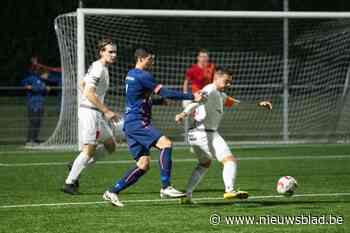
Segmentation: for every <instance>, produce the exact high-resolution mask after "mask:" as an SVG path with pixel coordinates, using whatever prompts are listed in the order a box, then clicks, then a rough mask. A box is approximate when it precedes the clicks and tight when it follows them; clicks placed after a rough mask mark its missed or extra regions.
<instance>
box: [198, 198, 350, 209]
mask: <svg viewBox="0 0 350 233" xmlns="http://www.w3.org/2000/svg"><path fill="white" fill-rule="evenodd" d="M332 203H350V200H308V201H303V200H299V201H298V200H296V199H294V200H292V199H290V200H282V201H277V200H276V201H264V200H245V201H215V202H214V201H208V202H203V201H201V202H199V203H198V204H197V205H198V206H206V207H213V206H227V205H233V206H235V207H243V208H258V207H274V206H288V205H314V204H332Z"/></svg>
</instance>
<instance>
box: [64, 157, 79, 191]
mask: <svg viewBox="0 0 350 233" xmlns="http://www.w3.org/2000/svg"><path fill="white" fill-rule="evenodd" d="M73 163H74V160H73V161H71V162H69V164H68V165H67V166H68V171H69V172H70V170H72V167H73ZM73 184H74V185H75V187H77V188H79V186H80V184H79V177H78V179H77V180H75V181H74V183H73Z"/></svg>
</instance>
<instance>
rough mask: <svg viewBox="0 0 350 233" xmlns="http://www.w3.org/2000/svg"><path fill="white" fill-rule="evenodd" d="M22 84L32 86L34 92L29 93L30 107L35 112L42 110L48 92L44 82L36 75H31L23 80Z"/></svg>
mask: <svg viewBox="0 0 350 233" xmlns="http://www.w3.org/2000/svg"><path fill="white" fill-rule="evenodd" d="M21 84H22V85H23V86H32V90H30V91H27V103H28V107H29V108H30V109H32V110H33V111H36V110H38V109H42V108H43V105H44V100H45V95H46V92H47V90H46V84H45V82H44V80H42V79H41V78H40V77H39V76H38V75H36V74H29V75H28V76H27V77H26V78H25V79H23V80H22V82H21Z"/></svg>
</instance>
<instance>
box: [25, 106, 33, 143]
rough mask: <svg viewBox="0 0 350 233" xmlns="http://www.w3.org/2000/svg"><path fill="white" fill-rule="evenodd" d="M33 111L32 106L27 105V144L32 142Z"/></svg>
mask: <svg viewBox="0 0 350 233" xmlns="http://www.w3.org/2000/svg"><path fill="white" fill-rule="evenodd" d="M33 132H34V111H33V108H32V107H30V106H28V132H27V133H28V134H27V143H28V146H32V144H33V142H34V136H33Z"/></svg>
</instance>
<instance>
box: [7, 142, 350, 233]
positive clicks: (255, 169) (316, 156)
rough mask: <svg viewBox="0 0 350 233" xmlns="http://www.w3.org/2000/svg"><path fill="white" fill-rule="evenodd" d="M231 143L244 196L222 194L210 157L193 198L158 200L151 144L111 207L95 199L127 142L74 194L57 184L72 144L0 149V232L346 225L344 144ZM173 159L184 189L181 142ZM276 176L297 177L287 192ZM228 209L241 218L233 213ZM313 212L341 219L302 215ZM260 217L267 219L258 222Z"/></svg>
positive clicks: (348, 189)
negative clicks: (140, 169) (146, 166)
mask: <svg viewBox="0 0 350 233" xmlns="http://www.w3.org/2000/svg"><path fill="white" fill-rule="evenodd" d="M232 149H233V152H234V153H235V154H236V155H237V156H238V157H239V158H240V163H239V170H238V177H237V182H236V183H237V186H238V187H239V188H240V189H241V190H245V191H248V192H249V194H250V198H249V199H248V200H244V201H234V202H232V201H231V202H226V201H223V200H222V195H223V182H222V172H221V166H220V165H219V163H217V162H216V161H214V163H213V164H212V167H211V168H210V170H209V172H208V173H207V175H206V176H205V178H204V179H203V180H202V182H201V184H200V185H199V186H198V188H197V190H196V192H195V193H194V197H195V199H196V201H197V204H196V205H192V206H183V205H180V204H179V203H178V202H177V200H160V199H159V189H160V178H159V169H158V163H157V161H156V160H157V158H158V153H157V152H154V153H153V154H152V158H153V159H154V160H155V161H154V162H153V163H152V169H151V170H150V171H149V173H148V174H146V175H145V176H144V177H142V178H141V180H140V181H139V182H138V183H137V184H136V185H134V186H133V187H132V188H129V189H127V190H125V191H124V192H122V193H121V194H120V198H121V200H122V201H123V202H124V204H125V207H124V208H115V207H112V206H111V205H110V204H109V203H106V202H104V201H103V200H102V193H103V192H104V191H105V190H106V189H107V188H108V187H110V186H111V185H113V184H114V182H115V181H116V179H117V178H120V177H121V175H122V174H123V173H124V171H126V170H127V169H128V167H130V166H132V165H133V161H132V160H131V156H129V155H128V152H127V151H125V150H119V151H117V152H116V153H115V154H113V155H111V156H109V157H108V158H106V160H104V161H101V162H100V163H98V164H96V165H95V166H94V167H91V168H89V169H86V170H85V172H84V173H83V176H82V178H81V188H80V191H81V192H82V195H79V196H69V195H66V194H64V193H62V192H60V191H59V189H60V188H61V186H62V184H63V181H64V179H65V177H66V175H67V166H66V164H67V162H69V161H71V160H72V159H74V158H75V156H76V153H67V152H64V153H59V152H43V151H25V150H22V149H18V148H2V150H1V151H0V187H1V189H0V232H11V233H15V232H25V233H31V232H45V233H49V232H57V233H58V232H60V233H63V232H84V233H88V232H94V233H95V232H113V233H114V232H152V233H154V232H201V233H202V232H250V233H252V232H293V233H295V232H350V170H349V167H350V146H348V145H307V146H305V145H304V146H288V147H275V148H250V149H249V148H245V149H244V148H241V149H239V148H232ZM173 159H174V163H173V175H172V183H173V185H174V186H175V187H176V188H178V189H182V190H183V189H184V188H185V187H186V183H187V179H188V177H189V176H190V174H191V172H192V169H193V168H194V166H195V165H196V161H195V159H194V155H192V154H191V153H190V152H189V151H188V150H187V149H175V150H174V153H173ZM283 175H290V176H293V177H295V178H296V179H297V180H298V183H299V187H298V190H297V191H296V193H295V195H294V196H293V197H290V198H287V197H281V196H278V195H277V194H276V191H275V184H276V181H277V180H278V178H279V177H280V176H283ZM213 214H215V215H213ZM212 216H214V217H218V216H220V217H219V218H220V220H221V221H220V223H219V224H217V225H213V224H211V223H210V218H211V217H212ZM231 216H232V217H233V218H239V219H240V220H239V221H234V222H232V221H230V219H231ZM247 216H248V217H247ZM294 216H295V217H298V218H299V220H300V218H301V217H302V216H303V218H304V220H303V222H299V224H291V223H288V224H287V223H286V222H283V223H284V224H281V223H282V222H281V221H282V220H281V218H289V217H291V218H294ZM307 217H308V218H309V219H308V220H306V218H307ZM319 217H321V218H322V217H323V218H325V219H326V220H327V221H328V223H330V222H329V219H330V218H331V219H333V220H334V219H337V221H338V223H340V222H341V223H342V224H307V223H309V222H307V221H309V220H310V219H311V220H312V219H313V220H314V221H313V223H317V222H316V221H317V220H316V218H319ZM212 218H213V217H212ZM247 218H250V220H251V218H253V219H254V221H253V222H249V221H250V220H249V221H248V220H247ZM261 218H265V220H266V218H267V219H269V220H270V221H269V222H265V223H261V222H259V221H258V220H259V219H261ZM272 218H275V219H276V218H277V220H276V221H274V220H272ZM214 220H215V219H214ZM231 220H232V219H231ZM284 220H285V219H284ZM284 220H283V221H284ZM278 221H279V222H278ZM259 223H260V224H259ZM266 223H268V224H266ZM318 223H320V222H318ZM333 223H334V222H333Z"/></svg>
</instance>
